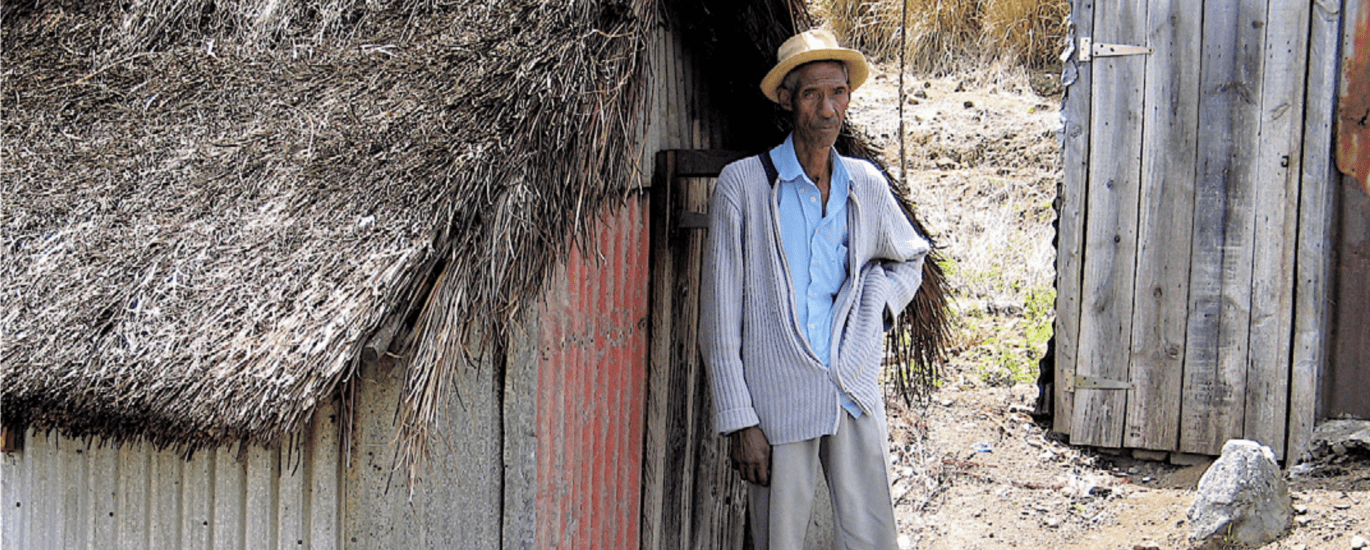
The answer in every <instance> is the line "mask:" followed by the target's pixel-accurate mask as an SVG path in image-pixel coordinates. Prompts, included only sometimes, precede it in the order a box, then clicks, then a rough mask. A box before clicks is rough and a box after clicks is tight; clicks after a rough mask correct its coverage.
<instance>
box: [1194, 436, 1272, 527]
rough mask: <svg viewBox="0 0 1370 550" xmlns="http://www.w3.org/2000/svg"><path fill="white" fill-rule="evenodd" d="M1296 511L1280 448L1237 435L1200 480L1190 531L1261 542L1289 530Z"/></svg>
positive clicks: (1225, 445)
mask: <svg viewBox="0 0 1370 550" xmlns="http://www.w3.org/2000/svg"><path fill="white" fill-rule="evenodd" d="M1292 513H1293V510H1292V507H1291V506H1290V499H1289V485H1288V484H1287V483H1286V482H1285V481H1284V478H1283V477H1281V475H1280V467H1279V465H1278V464H1276V463H1275V453H1274V452H1272V451H1271V450H1270V448H1269V447H1266V446H1264V445H1261V444H1260V443H1257V442H1255V441H1249V440H1245V439H1233V440H1229V441H1228V442H1227V443H1226V444H1224V445H1223V454H1222V456H1221V457H1219V458H1218V460H1217V461H1216V462H1214V463H1213V465H1212V466H1209V468H1208V471H1207V472H1204V475H1203V478H1201V479H1200V480H1199V488H1198V490H1197V491H1196V492H1195V497H1194V505H1193V506H1191V507H1190V508H1189V513H1188V518H1189V525H1190V535H1189V536H1190V538H1192V539H1195V540H1204V539H1208V538H1209V537H1212V536H1214V535H1219V534H1221V535H1222V536H1223V537H1224V540H1227V541H1229V542H1235V543H1238V544H1249V545H1260V544H1264V543H1266V542H1269V541H1271V540H1274V539H1275V538H1276V537H1278V536H1279V535H1280V533H1282V532H1284V530H1285V528H1286V527H1288V526H1289V518H1290V515H1291V514H1292Z"/></svg>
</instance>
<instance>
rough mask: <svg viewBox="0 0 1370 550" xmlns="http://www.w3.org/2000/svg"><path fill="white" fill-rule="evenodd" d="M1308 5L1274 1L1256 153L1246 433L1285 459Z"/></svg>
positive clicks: (1290, 1) (1269, 25)
mask: <svg viewBox="0 0 1370 550" xmlns="http://www.w3.org/2000/svg"><path fill="white" fill-rule="evenodd" d="M1309 8H1310V5H1309V2H1307V1H1300V0H1271V2H1270V7H1269V14H1270V15H1269V16H1268V20H1269V23H1268V24H1267V25H1266V35H1265V70H1264V72H1263V77H1264V83H1263V84H1262V94H1261V139H1260V145H1259V149H1258V152H1257V156H1256V162H1257V165H1256V172H1255V173H1256V175H1257V176H1258V177H1259V180H1258V181H1257V182H1256V184H1255V213H1256V219H1255V226H1254V228H1253V242H1255V243H1260V244H1259V245H1258V246H1254V249H1255V250H1254V253H1253V260H1252V267H1251V271H1252V273H1251V337H1250V338H1251V344H1250V352H1249V356H1250V359H1249V361H1248V363H1247V372H1246V419H1245V421H1244V424H1245V429H1244V430H1243V436H1244V437H1245V438H1247V439H1252V440H1255V441H1259V442H1261V443H1263V444H1265V445H1267V446H1269V447H1270V448H1271V449H1272V450H1273V451H1274V452H1275V455H1276V457H1278V458H1281V459H1282V458H1284V444H1285V437H1286V432H1285V427H1286V424H1287V421H1288V405H1289V402H1288V401H1289V375H1290V374H1289V373H1290V370H1289V367H1290V363H1289V361H1290V351H1291V349H1290V346H1291V338H1292V334H1291V333H1292V331H1293V315H1294V268H1295V265H1294V252H1295V247H1296V243H1297V239H1298V203H1299V175H1300V173H1301V172H1302V170H1301V168H1300V164H1301V162H1302V155H1301V151H1302V144H1303V113H1304V93H1305V84H1306V79H1307V66H1308V30H1309V27H1308V24H1309V22H1308V18H1309Z"/></svg>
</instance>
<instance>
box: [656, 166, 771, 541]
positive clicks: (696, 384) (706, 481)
mask: <svg viewBox="0 0 1370 550" xmlns="http://www.w3.org/2000/svg"><path fill="white" fill-rule="evenodd" d="M741 156H742V154H741V153H735V152H726V151H689V150H671V151H662V152H660V153H658V154H657V158H656V163H655V167H656V168H655V174H654V175H653V177H652V214H651V219H652V237H651V241H652V305H651V309H652V317H651V319H652V327H651V339H652V340H651V346H650V347H651V358H650V366H649V369H650V371H649V374H648V390H647V422H646V429H647V434H646V456H645V457H644V464H643V497H642V501H643V510H642V548H643V549H644V550H658V549H660V550H665V549H681V550H686V549H696V548H699V549H718V550H730V549H736V550H741V549H742V548H744V544H745V542H746V540H745V539H746V534H745V531H746V494H745V487H744V485H743V482H742V480H741V478H740V477H739V476H738V475H737V474H736V473H735V472H733V471H732V468H731V467H730V465H729V463H728V449H727V446H726V444H725V443H724V440H723V439H722V438H721V437H719V436H718V435H717V434H715V433H714V417H713V404H712V401H711V399H710V395H709V387H708V379H707V377H706V376H707V375H706V373H705V369H704V363H703V361H702V359H701V358H700V355H699V348H698V334H697V331H696V328H697V325H698V320H699V281H700V270H701V267H702V263H703V258H704V256H703V253H704V238H705V231H706V230H707V222H706V217H705V213H706V212H707V211H708V200H709V195H710V193H711V192H712V190H713V183H714V179H713V178H714V177H716V176H717V175H718V173H719V172H720V171H721V170H722V169H723V166H724V165H725V164H727V163H728V162H731V161H732V160H735V159H737V158H740V157H741Z"/></svg>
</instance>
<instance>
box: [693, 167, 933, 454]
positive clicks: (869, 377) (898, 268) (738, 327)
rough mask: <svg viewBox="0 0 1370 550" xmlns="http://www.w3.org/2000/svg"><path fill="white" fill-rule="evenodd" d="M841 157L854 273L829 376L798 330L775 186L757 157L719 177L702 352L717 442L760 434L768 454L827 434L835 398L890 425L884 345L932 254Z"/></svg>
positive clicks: (844, 293) (840, 312) (841, 296)
mask: <svg viewBox="0 0 1370 550" xmlns="http://www.w3.org/2000/svg"><path fill="white" fill-rule="evenodd" d="M839 158H840V159H841V161H842V162H844V163H846V167H847V172H848V173H849V174H850V175H851V179H852V183H851V192H850V193H849V194H848V198H847V230H848V247H847V252H848V265H849V270H848V274H847V281H846V282H845V283H844V284H843V286H842V289H841V291H839V293H838V295H837V297H836V300H835V302H834V308H833V325H832V326H833V334H832V347H831V349H832V354H833V355H832V357H831V363H832V368H831V369H829V368H827V367H824V366H823V363H822V361H819V359H818V357H817V356H816V355H815V354H814V352H813V350H812V348H810V346H809V344H808V342H807V340H806V339H805V338H804V337H803V336H802V334H803V333H802V331H801V329H800V326H799V322H798V320H797V315H796V313H795V305H794V304H795V302H794V299H795V298H794V283H793V282H792V280H791V279H790V270H789V263H788V261H787V260H786V259H785V249H784V246H782V243H781V242H780V222H779V219H778V215H777V213H778V211H779V210H778V208H779V207H778V203H777V198H776V187H777V186H776V185H774V183H775V182H771V181H767V179H766V173H765V169H764V168H763V167H762V164H761V161H760V159H759V158H758V157H748V158H745V159H742V160H739V161H737V162H734V163H732V164H729V165H728V166H727V167H725V168H724V169H723V172H722V173H721V174H720V175H719V177H718V185H717V187H716V189H715V190H714V194H713V197H712V198H711V199H710V202H709V236H708V240H707V243H706V244H705V248H704V272H703V281H702V288H701V292H702V295H701V299H700V321H699V323H700V325H699V335H700V344H699V345H700V349H701V351H702V353H703V355H704V362H705V365H706V366H707V367H708V369H709V380H710V383H711V386H712V387H713V398H714V412H715V417H716V420H717V422H716V424H717V430H718V432H719V433H728V432H732V431H735V430H740V429H742V428H746V427H749V426H755V425H758V424H759V425H760V426H761V429H762V431H763V432H764V433H765V434H766V437H767V439H769V440H770V442H771V444H773V445H780V444H784V443H792V442H795V441H803V440H806V439H812V438H815V437H819V436H823V435H831V434H833V433H836V431H837V423H838V421H839V420H840V419H841V416H840V415H841V414H843V412H842V411H843V409H842V408H841V406H840V405H839V394H838V388H841V389H842V391H845V392H847V393H848V394H849V395H851V396H852V398H853V399H855V400H856V402H857V404H858V405H860V406H861V409H862V410H863V411H864V412H866V413H867V414H874V415H877V417H879V418H880V419H881V420H882V421H883V419H884V414H885V412H884V410H885V405H884V399H883V397H882V395H881V392H880V381H879V374H880V361H881V359H882V357H883V349H882V345H883V343H884V342H883V338H882V336H883V333H884V330H885V328H886V327H887V326H888V325H889V324H890V323H892V322H893V320H894V318H895V317H896V316H897V315H898V313H899V312H900V311H902V310H903V309H904V306H905V305H907V304H908V303H909V301H910V300H912V299H913V296H914V293H916V292H917V291H918V285H919V284H921V283H922V279H923V276H922V274H923V258H924V257H925V256H926V255H927V253H928V249H929V246H928V241H927V240H926V239H924V238H923V237H922V236H920V235H919V234H918V232H917V231H915V230H914V228H913V226H912V225H910V223H909V221H908V219H907V218H905V217H904V214H903V211H902V210H901V209H900V208H899V205H898V204H897V203H896V202H895V200H894V196H893V195H892V194H891V192H890V187H889V184H888V183H887V181H886V180H885V177H884V175H883V174H881V173H880V171H879V170H877V169H876V168H875V166H873V165H872V164H870V163H869V162H866V161H863V160H859V159H853V158H848V157H839Z"/></svg>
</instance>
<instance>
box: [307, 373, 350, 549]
mask: <svg viewBox="0 0 1370 550" xmlns="http://www.w3.org/2000/svg"><path fill="white" fill-rule="evenodd" d="M338 429H339V422H338V403H337V401H335V400H332V399H330V400H328V401H327V402H325V403H324V404H323V405H322V406H320V407H319V408H318V409H316V410H315V411H314V419H313V420H312V421H311V422H310V425H309V458H310V461H311V466H310V469H309V472H310V476H309V527H308V530H309V532H308V535H309V548H310V550H330V549H335V548H341V547H343V546H345V545H343V544H342V541H341V539H340V537H341V532H339V530H338V529H339V518H338V502H339V499H340V498H342V494H341V492H339V487H338V480H339V477H340V468H341V466H342V464H341V463H340V460H339V459H340V457H341V453H340V452H339V451H340V445H341V443H340V442H339V435H340V434H339V432H338Z"/></svg>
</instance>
